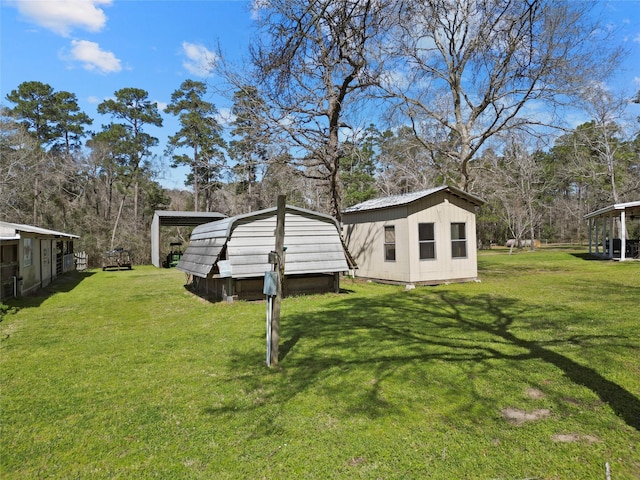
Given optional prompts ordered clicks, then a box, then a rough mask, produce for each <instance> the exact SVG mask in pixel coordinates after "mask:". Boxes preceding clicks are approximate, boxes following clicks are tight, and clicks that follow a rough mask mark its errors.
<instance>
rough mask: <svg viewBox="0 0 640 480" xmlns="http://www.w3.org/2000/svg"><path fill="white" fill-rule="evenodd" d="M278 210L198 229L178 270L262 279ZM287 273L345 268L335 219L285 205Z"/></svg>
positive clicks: (200, 274)
mask: <svg viewBox="0 0 640 480" xmlns="http://www.w3.org/2000/svg"><path fill="white" fill-rule="evenodd" d="M276 217H277V209H276V208H269V209H266V210H261V211H257V212H252V213H247V214H244V215H237V216H235V217H229V218H225V219H222V220H218V221H215V222H210V223H206V224H203V225H200V226H198V227H196V228H195V229H194V230H193V232H192V234H191V239H190V241H189V245H188V247H187V248H186V250H185V252H184V254H183V256H182V258H181V259H180V262H179V263H178V265H177V268H178V269H179V270H182V271H184V272H186V273H188V274H191V275H194V276H196V277H201V278H207V277H212V276H220V277H232V278H252V277H253V278H255V277H263V276H264V273H265V272H266V271H269V270H271V268H272V266H271V264H270V263H269V259H268V255H269V252H271V251H272V250H274V249H275V229H276ZM284 245H285V248H286V252H285V272H284V273H285V275H304V274H311V273H335V272H344V271H347V270H349V268H350V265H349V263H348V254H347V253H346V249H345V247H344V245H343V243H342V239H341V237H340V229H339V227H338V224H337V222H336V220H335V219H334V218H333V217H331V216H329V215H325V214H322V213H319V212H313V211H311V210H305V209H302V208H298V207H293V206H289V205H287V207H286V214H285V238H284Z"/></svg>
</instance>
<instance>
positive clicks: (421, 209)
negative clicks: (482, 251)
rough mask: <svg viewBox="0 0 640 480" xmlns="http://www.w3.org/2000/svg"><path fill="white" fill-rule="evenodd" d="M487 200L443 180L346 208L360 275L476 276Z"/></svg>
mask: <svg viewBox="0 0 640 480" xmlns="http://www.w3.org/2000/svg"><path fill="white" fill-rule="evenodd" d="M483 203H484V201H483V200H481V199H479V198H478V197H475V196H473V195H471V194H469V193H467V192H464V191H462V190H459V189H457V188H455V187H450V186H442V187H437V188H431V189H429V190H422V191H419V192H414V193H408V194H405V195H394V196H390V197H383V198H376V199H373V200H367V201H365V202H362V203H359V204H357V205H354V206H352V207H349V208H347V209H345V210H344V212H343V214H342V220H343V223H344V226H343V236H344V239H345V243H346V244H347V248H348V249H349V252H351V254H352V255H353V258H354V261H355V262H356V263H357V264H358V270H357V276H358V277H362V278H369V279H372V280H379V281H383V282H392V283H400V284H438V283H445V282H463V281H470V280H475V279H476V278H477V276H478V265H477V252H476V250H477V242H476V210H477V208H478V207H480V206H481V205H482V204H483Z"/></svg>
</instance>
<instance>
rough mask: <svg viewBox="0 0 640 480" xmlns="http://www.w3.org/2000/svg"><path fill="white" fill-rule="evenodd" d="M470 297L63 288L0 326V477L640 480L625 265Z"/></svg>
mask: <svg viewBox="0 0 640 480" xmlns="http://www.w3.org/2000/svg"><path fill="white" fill-rule="evenodd" d="M479 267H480V277H481V279H482V282H481V283H467V284H457V285H442V286H437V287H418V288H416V289H415V290H411V291H405V290H404V288H403V287H398V286H390V285H379V284H374V283H363V282H354V281H350V280H348V279H347V280H343V282H342V287H343V293H341V294H329V295H322V296H310V297H297V298H288V299H285V300H284V301H283V303H282V320H281V342H282V343H281V345H280V358H281V360H280V366H279V367H277V368H272V369H269V368H267V367H266V366H265V355H266V353H265V332H264V330H265V303H264V302H237V303H235V304H227V303H219V304H211V303H207V302H205V301H203V300H201V299H199V298H197V297H194V296H192V295H191V294H190V293H188V292H187V291H186V290H185V289H184V287H183V283H184V274H182V273H181V272H179V271H176V270H165V269H155V268H153V267H136V268H134V270H132V271H120V272H102V271H92V272H89V273H85V274H81V273H77V274H74V275H70V276H68V277H66V278H64V279H63V280H62V281H60V282H59V283H58V284H57V285H56V286H55V289H56V290H55V291H53V292H52V293H51V294H50V295H49V296H41V297H27V298H23V299H20V300H18V301H16V302H15V303H12V304H11V305H15V306H17V307H18V308H19V309H18V311H17V312H16V313H7V314H5V315H4V318H3V320H2V322H1V323H0V335H1V338H2V343H1V344H0V346H1V348H0V359H1V364H0V367H1V370H0V375H1V377H0V380H1V388H2V391H1V394H2V396H1V403H0V407H1V413H0V415H1V417H0V418H1V427H2V432H1V433H2V437H1V440H0V442H1V443H0V447H1V449H0V465H1V469H0V477H2V478H3V479H14V478H29V479H31V478H34V479H36V478H37V479H40V478H60V479H70V478H91V479H112V478H122V479H130V478H165V479H182V478H184V479H227V478H228V479H239V478H242V479H244V478H247V479H261V478H266V479H283V478H318V479H328V478H349V479H351V478H372V479H374V478H375V479H378V478H381V479H410V478H415V479H424V478H433V479H445V480H448V479H476V478H477V479H524V478H528V479H531V478H544V479H563V480H564V479H581V480H584V479H604V478H605V464H606V463H608V464H609V465H610V468H611V477H612V479H613V480H618V479H634V478H640V263H637V262H626V263H619V262H609V261H592V260H587V259H586V256H585V255H583V254H581V252H576V251H572V250H543V251H538V252H535V253H531V252H525V253H519V254H514V255H507V254H506V253H505V252H504V251H500V252H486V253H482V254H481V255H480V259H479Z"/></svg>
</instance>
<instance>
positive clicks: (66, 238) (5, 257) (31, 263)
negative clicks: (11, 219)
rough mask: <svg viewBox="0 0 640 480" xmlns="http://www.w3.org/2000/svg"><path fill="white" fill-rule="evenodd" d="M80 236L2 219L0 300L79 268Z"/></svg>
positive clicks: (30, 290)
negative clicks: (75, 247)
mask: <svg viewBox="0 0 640 480" xmlns="http://www.w3.org/2000/svg"><path fill="white" fill-rule="evenodd" d="M76 238H79V237H78V236H77V235H71V234H69V233H63V232H57V231H55V230H48V229H46V228H40V227H34V226H31V225H22V224H19V223H8V222H0V300H2V299H5V298H8V297H14V296H20V295H26V294H28V293H31V292H33V291H35V290H37V289H39V288H44V287H46V286H47V285H49V284H50V283H51V282H52V281H54V280H55V279H56V278H58V277H59V276H60V275H62V274H63V273H65V272H68V271H71V270H75V258H74V253H73V240H74V239H76Z"/></svg>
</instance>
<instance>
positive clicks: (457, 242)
mask: <svg viewBox="0 0 640 480" xmlns="http://www.w3.org/2000/svg"><path fill="white" fill-rule="evenodd" d="M451 256H452V257H453V258H464V257H466V256H467V225H466V224H465V223H452V224H451Z"/></svg>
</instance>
